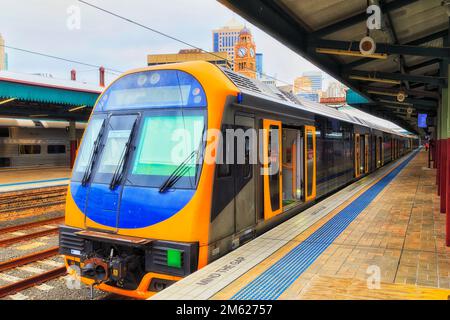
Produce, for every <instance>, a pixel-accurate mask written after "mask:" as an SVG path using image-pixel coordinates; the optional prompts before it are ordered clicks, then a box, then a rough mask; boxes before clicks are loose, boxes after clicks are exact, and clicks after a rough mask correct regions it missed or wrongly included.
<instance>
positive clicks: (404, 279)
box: [151, 151, 450, 300]
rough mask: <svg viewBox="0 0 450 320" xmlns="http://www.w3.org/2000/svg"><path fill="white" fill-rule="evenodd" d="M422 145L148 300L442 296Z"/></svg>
mask: <svg viewBox="0 0 450 320" xmlns="http://www.w3.org/2000/svg"><path fill="white" fill-rule="evenodd" d="M427 159H428V154H427V153H426V152H424V151H421V152H416V153H413V154H410V155H408V156H406V157H404V158H402V159H400V160H398V161H396V162H394V163H392V164H389V165H388V166H386V167H384V168H382V169H381V170H379V171H377V172H376V173H374V174H372V175H370V176H368V177H365V178H363V179H361V180H360V181H358V182H356V183H354V184H352V185H350V186H348V187H347V188H345V189H343V190H341V191H340V192H338V193H336V194H334V195H332V196H330V197H328V198H327V199H325V200H323V201H321V202H319V203H318V204H316V205H314V206H313V207H311V208H309V209H308V210H305V211H304V212H302V213H301V214H299V215H297V216H295V217H294V218H292V219H290V220H289V221H286V222H285V223H283V224H281V225H279V226H278V227H276V228H274V229H272V230H270V231H268V232H267V233H265V234H263V235H262V236H260V237H258V238H257V239H255V240H253V241H251V242H249V243H247V244H245V245H244V246H242V247H240V248H238V249H237V250H235V251H233V252H231V253H230V254H228V255H226V256H224V257H222V258H221V259H219V260H217V261H215V262H213V263H211V264H210V265H208V266H206V267H204V268H203V269H201V270H199V271H197V272H195V273H194V274H192V275H190V276H188V277H186V278H184V279H183V280H181V281H179V282H177V283H175V284H174V285H172V286H170V287H169V288H167V289H166V290H164V291H162V292H160V293H158V294H156V295H155V296H153V297H152V298H151V299H156V300H158V299H160V300H165V299H175V300H177V299H181V300H184V299H186V300H190V299H194V300H205V299H220V300H229V299H231V300H274V299H292V300H296V299H302V300H303V299H305V300H306V299H339V300H345V299H417V300H418V299H443V300H447V299H450V248H447V247H446V246H445V215H444V214H441V213H440V212H439V198H438V197H437V195H436V183H435V181H436V171H435V170H432V169H428V168H427Z"/></svg>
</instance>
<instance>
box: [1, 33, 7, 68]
mask: <svg viewBox="0 0 450 320" xmlns="http://www.w3.org/2000/svg"><path fill="white" fill-rule="evenodd" d="M6 67H7V58H6V53H5V40H4V39H3V37H2V35H1V34H0V70H6V69H7V68H6Z"/></svg>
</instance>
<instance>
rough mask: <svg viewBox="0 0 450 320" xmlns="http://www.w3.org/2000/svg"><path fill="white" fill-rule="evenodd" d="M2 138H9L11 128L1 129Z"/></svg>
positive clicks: (0, 136)
mask: <svg viewBox="0 0 450 320" xmlns="http://www.w3.org/2000/svg"><path fill="white" fill-rule="evenodd" d="M0 138H9V128H0Z"/></svg>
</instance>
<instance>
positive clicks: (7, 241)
mask: <svg viewBox="0 0 450 320" xmlns="http://www.w3.org/2000/svg"><path fill="white" fill-rule="evenodd" d="M63 219H64V218H63V217H58V218H52V219H47V220H42V221H37V222H31V223H26V224H22V225H18V226H11V227H7V228H3V229H0V235H2V234H7V233H11V232H15V231H22V230H28V229H32V228H36V227H40V226H45V225H51V224H56V223H59V222H63ZM58 230H59V228H58V227H57V226H55V227H52V228H48V229H45V230H40V231H36V232H31V233H28V234H23V235H19V236H15V237H10V238H6V239H0V248H1V247H7V246H10V245H12V244H14V243H18V242H23V241H26V240H30V239H35V238H39V237H44V236H47V235H51V234H55V233H58Z"/></svg>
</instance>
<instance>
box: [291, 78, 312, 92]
mask: <svg viewBox="0 0 450 320" xmlns="http://www.w3.org/2000/svg"><path fill="white" fill-rule="evenodd" d="M293 89H294V94H298V93H304V92H312V81H311V79H310V78H307V77H298V78H296V79H295V80H294V88H293Z"/></svg>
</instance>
